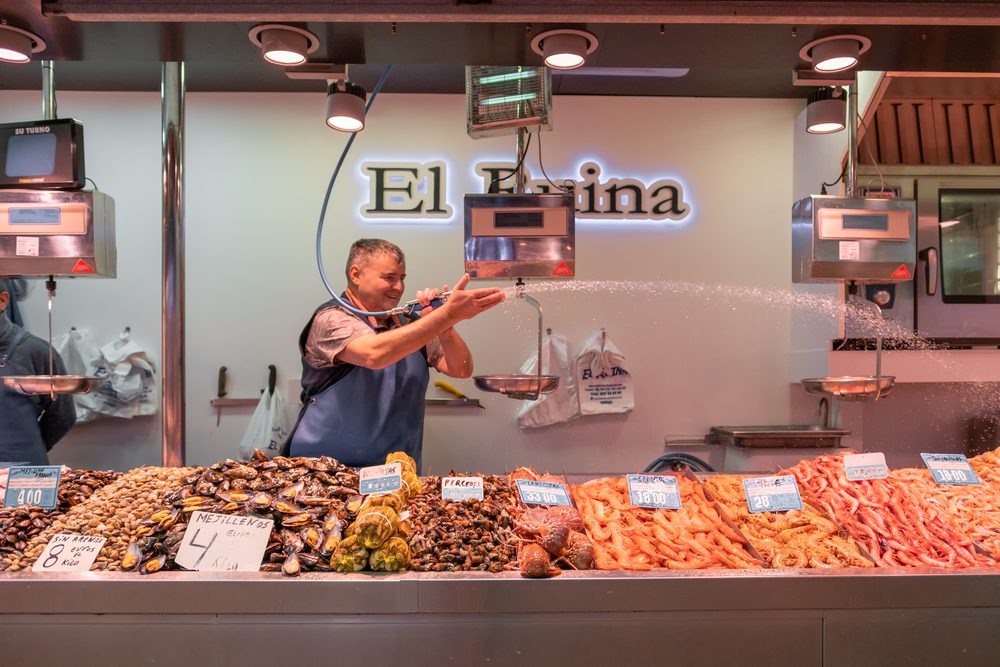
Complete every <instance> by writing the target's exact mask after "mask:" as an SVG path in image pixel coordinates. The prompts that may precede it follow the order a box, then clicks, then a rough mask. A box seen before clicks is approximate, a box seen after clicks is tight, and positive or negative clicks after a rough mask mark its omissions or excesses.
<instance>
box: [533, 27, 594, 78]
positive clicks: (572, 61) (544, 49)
mask: <svg viewBox="0 0 1000 667" xmlns="http://www.w3.org/2000/svg"><path fill="white" fill-rule="evenodd" d="M531 49H532V51H534V52H535V53H537V54H538V55H540V56H542V60H543V61H544V62H545V65H546V67H551V68H552V69H576V68H577V67H580V66H581V65H583V64H584V63H585V62H586V61H587V56H588V55H589V54H591V53H593V52H594V51H595V50H596V49H597V36H596V35H594V34H593V33H590V32H587V31H586V30H575V29H572V28H557V29H555V30H546V31H545V32H541V33H539V34H538V35H536V36H535V38H534V39H532V40H531Z"/></svg>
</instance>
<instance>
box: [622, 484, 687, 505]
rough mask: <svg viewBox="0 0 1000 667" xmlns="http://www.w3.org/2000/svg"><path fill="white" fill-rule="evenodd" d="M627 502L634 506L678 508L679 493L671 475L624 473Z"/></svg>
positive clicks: (679, 501) (679, 502)
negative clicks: (626, 486)
mask: <svg viewBox="0 0 1000 667" xmlns="http://www.w3.org/2000/svg"><path fill="white" fill-rule="evenodd" d="M625 483H626V484H627V485H628V498H629V502H630V503H632V504H633V505H635V506H636V507H647V508H650V509H668V510H679V509H680V508H681V493H680V490H679V489H678V488H677V478H676V477H674V476H673V475H626V476H625Z"/></svg>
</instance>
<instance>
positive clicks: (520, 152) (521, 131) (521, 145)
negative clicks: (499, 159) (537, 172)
mask: <svg viewBox="0 0 1000 667" xmlns="http://www.w3.org/2000/svg"><path fill="white" fill-rule="evenodd" d="M527 137H528V130H526V129H525V128H523V127H519V128H517V148H516V152H517V163H516V164H517V168H516V169H515V170H514V194H518V195H523V194H524V183H525V177H524V151H525V149H526V145H525V144H526V141H525V140H526V139H527Z"/></svg>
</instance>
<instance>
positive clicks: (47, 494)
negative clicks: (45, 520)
mask: <svg viewBox="0 0 1000 667" xmlns="http://www.w3.org/2000/svg"><path fill="white" fill-rule="evenodd" d="M61 470H62V468H61V466H14V467H12V468H10V470H9V472H8V475H7V492H6V493H5V494H4V501H3V506H4V507H17V506H18V505H33V506H35V507H41V508H42V509H47V510H51V509H55V507H56V503H57V502H58V500H59V498H58V494H59V473H60V471H61Z"/></svg>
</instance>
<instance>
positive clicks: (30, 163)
mask: <svg viewBox="0 0 1000 667" xmlns="http://www.w3.org/2000/svg"><path fill="white" fill-rule="evenodd" d="M55 169H56V135H54V134H20V135H15V136H13V137H11V138H10V139H9V140H8V141H7V163H6V164H5V165H4V173H5V174H6V175H7V176H8V177H9V178H27V177H29V176H49V175H51V174H52V172H54V171H55Z"/></svg>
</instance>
